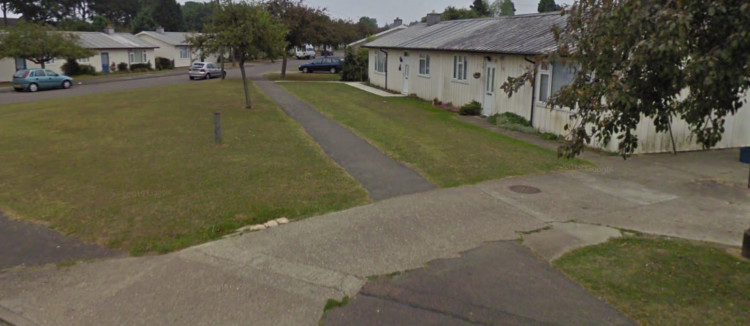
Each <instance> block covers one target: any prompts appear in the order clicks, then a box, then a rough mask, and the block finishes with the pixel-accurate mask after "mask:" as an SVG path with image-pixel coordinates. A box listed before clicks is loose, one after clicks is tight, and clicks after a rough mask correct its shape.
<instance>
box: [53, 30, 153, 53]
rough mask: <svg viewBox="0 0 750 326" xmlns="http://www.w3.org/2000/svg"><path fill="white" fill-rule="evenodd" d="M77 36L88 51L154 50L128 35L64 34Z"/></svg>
mask: <svg viewBox="0 0 750 326" xmlns="http://www.w3.org/2000/svg"><path fill="white" fill-rule="evenodd" d="M66 33H71V34H75V35H78V37H79V42H80V45H81V46H83V47H85V48H89V49H154V48H158V46H154V45H153V44H150V43H148V42H146V41H144V40H141V39H140V38H138V37H136V36H135V35H133V34H130V33H113V34H107V33H102V32H66Z"/></svg>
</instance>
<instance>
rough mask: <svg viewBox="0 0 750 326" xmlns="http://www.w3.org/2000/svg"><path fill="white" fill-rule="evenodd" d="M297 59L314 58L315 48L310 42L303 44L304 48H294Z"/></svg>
mask: <svg viewBox="0 0 750 326" xmlns="http://www.w3.org/2000/svg"><path fill="white" fill-rule="evenodd" d="M294 56H295V57H297V59H315V48H314V47H313V46H312V44H305V47H304V48H294Z"/></svg>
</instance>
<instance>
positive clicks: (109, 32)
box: [104, 24, 115, 35]
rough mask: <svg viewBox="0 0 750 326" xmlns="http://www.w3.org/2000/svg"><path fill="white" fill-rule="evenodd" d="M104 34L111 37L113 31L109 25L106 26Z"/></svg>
mask: <svg viewBox="0 0 750 326" xmlns="http://www.w3.org/2000/svg"><path fill="white" fill-rule="evenodd" d="M104 33H107V34H109V35H112V34H114V33H115V29H114V27H112V25H111V24H107V28H105V29H104Z"/></svg>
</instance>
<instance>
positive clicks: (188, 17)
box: [180, 1, 213, 32]
mask: <svg viewBox="0 0 750 326" xmlns="http://www.w3.org/2000/svg"><path fill="white" fill-rule="evenodd" d="M180 9H181V10H182V20H183V23H184V25H183V29H184V30H186V31H191V32H200V31H202V30H203V24H204V23H205V22H206V21H207V20H208V19H209V17H211V13H212V12H213V6H212V5H211V3H203V2H195V1H188V2H185V4H183V5H182V6H180Z"/></svg>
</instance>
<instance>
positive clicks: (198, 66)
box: [188, 62, 226, 80]
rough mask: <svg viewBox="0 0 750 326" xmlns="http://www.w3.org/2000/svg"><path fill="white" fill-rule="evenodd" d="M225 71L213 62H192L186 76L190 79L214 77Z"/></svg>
mask: <svg viewBox="0 0 750 326" xmlns="http://www.w3.org/2000/svg"><path fill="white" fill-rule="evenodd" d="M222 74H226V72H222V71H221V67H219V66H218V65H216V64H214V63H213V62H193V64H192V65H191V66H190V69H188V76H190V79H191V80H192V79H211V78H215V77H221V76H222Z"/></svg>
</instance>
